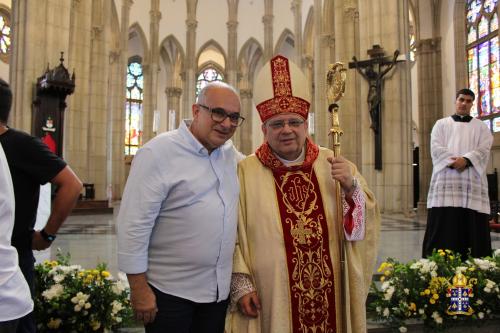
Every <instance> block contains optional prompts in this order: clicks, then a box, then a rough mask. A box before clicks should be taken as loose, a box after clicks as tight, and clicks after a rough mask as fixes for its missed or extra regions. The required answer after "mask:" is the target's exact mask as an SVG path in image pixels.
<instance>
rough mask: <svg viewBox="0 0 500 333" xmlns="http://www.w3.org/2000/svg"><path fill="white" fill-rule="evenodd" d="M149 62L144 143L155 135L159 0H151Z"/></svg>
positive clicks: (146, 79)
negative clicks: (154, 115) (154, 116)
mask: <svg viewBox="0 0 500 333" xmlns="http://www.w3.org/2000/svg"><path fill="white" fill-rule="evenodd" d="M149 16H150V24H149V45H150V46H149V52H148V53H149V57H148V59H149V63H148V64H147V66H144V67H146V68H144V67H143V70H144V79H145V80H144V83H145V86H144V103H143V105H142V116H143V118H142V119H143V122H142V127H143V128H142V130H143V134H142V143H143V144H144V143H146V142H148V141H149V140H150V139H151V138H152V137H153V135H154V134H153V112H154V110H156V107H157V94H158V70H159V65H158V61H159V56H160V51H159V43H160V41H159V37H158V34H159V28H160V20H161V12H160V10H159V0H151V10H150V11H149Z"/></svg>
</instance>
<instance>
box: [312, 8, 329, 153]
mask: <svg viewBox="0 0 500 333" xmlns="http://www.w3.org/2000/svg"><path fill="white" fill-rule="evenodd" d="M321 4H322V1H321V0H314V34H315V35H314V64H313V66H314V95H313V103H314V104H313V107H312V111H313V112H314V119H315V120H314V125H315V129H314V141H315V142H316V143H317V144H319V145H321V146H324V147H328V146H330V144H329V141H330V139H329V138H330V137H329V136H328V133H329V130H330V126H329V125H330V121H329V113H328V107H327V105H326V81H325V80H326V71H327V70H328V63H329V59H330V57H329V55H330V47H331V46H332V44H333V43H334V39H333V35H330V34H327V33H325V32H324V31H323V24H322V22H323V11H322V6H321Z"/></svg>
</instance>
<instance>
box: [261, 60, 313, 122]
mask: <svg viewBox="0 0 500 333" xmlns="http://www.w3.org/2000/svg"><path fill="white" fill-rule="evenodd" d="M253 96H254V102H255V105H257V111H259V115H260V119H261V120H262V122H265V121H266V120H268V119H269V118H271V117H273V116H275V115H277V114H280V113H287V112H291V113H296V114H298V115H300V116H301V117H302V118H304V119H307V114H308V112H309V105H310V103H309V100H310V96H309V85H308V82H307V79H306V77H305V75H304V73H302V71H301V70H300V68H299V67H298V66H297V65H295V64H294V63H293V62H289V61H288V59H287V58H285V57H284V56H282V55H277V56H276V57H274V58H272V59H271V61H269V62H268V63H266V64H265V65H264V67H263V68H262V69H261V70H260V72H259V74H258V75H257V77H256V78H255V84H254V93H253Z"/></svg>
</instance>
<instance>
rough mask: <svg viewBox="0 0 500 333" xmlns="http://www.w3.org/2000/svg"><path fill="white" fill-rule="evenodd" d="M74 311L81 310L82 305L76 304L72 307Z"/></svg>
mask: <svg viewBox="0 0 500 333" xmlns="http://www.w3.org/2000/svg"><path fill="white" fill-rule="evenodd" d="M74 310H75V312H80V311H81V310H82V307H81V305H80V304H76V305H75V307H74Z"/></svg>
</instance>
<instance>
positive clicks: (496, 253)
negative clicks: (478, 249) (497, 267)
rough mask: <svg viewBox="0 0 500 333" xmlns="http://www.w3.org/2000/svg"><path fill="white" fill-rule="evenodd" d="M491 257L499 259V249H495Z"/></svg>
mask: <svg viewBox="0 0 500 333" xmlns="http://www.w3.org/2000/svg"><path fill="white" fill-rule="evenodd" d="M493 257H500V249H496V250H495V252H493Z"/></svg>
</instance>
